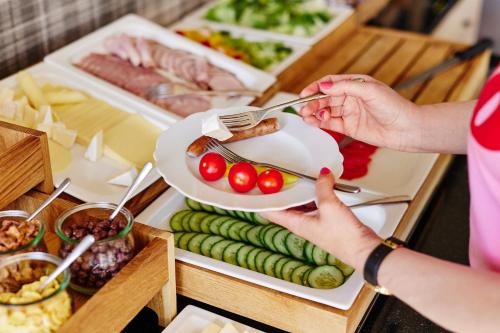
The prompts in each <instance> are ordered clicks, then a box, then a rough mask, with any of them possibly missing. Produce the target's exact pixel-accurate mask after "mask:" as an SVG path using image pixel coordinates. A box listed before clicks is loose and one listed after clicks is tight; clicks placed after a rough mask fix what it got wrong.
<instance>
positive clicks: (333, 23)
mask: <svg viewBox="0 0 500 333" xmlns="http://www.w3.org/2000/svg"><path fill="white" fill-rule="evenodd" d="M214 3H215V1H210V2H209V3H207V4H206V5H204V6H203V7H201V8H200V9H198V10H196V11H194V12H193V13H192V14H191V15H189V16H187V17H186V18H185V19H184V21H186V22H201V23H203V24H204V25H207V26H210V27H212V28H215V29H222V30H228V31H234V32H242V33H245V34H248V35H253V34H256V33H259V34H261V35H262V36H267V37H268V38H272V39H277V40H285V41H289V42H295V43H300V44H305V45H314V44H316V43H317V42H319V41H320V40H321V39H322V38H324V37H326V36H327V35H328V34H329V33H330V32H332V31H333V30H335V29H336V28H337V27H338V26H340V25H341V24H342V23H344V21H345V20H347V19H348V18H349V17H350V16H351V15H352V14H353V12H354V11H353V9H352V8H351V7H349V6H342V5H330V6H329V8H330V12H331V13H332V14H334V15H335V17H334V18H333V19H332V20H330V22H328V23H327V24H326V25H325V26H324V27H323V28H322V29H321V30H319V31H318V32H317V33H316V34H315V35H314V36H311V37H300V36H294V35H288V34H281V33H277V32H271V31H266V30H259V29H254V28H248V27H243V26H239V25H233V24H227V23H217V22H212V21H209V20H206V19H204V18H203V17H204V16H205V14H206V12H207V10H208V9H209V8H211V7H212V6H213V5H214Z"/></svg>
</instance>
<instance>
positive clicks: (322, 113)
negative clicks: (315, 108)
mask: <svg viewBox="0 0 500 333" xmlns="http://www.w3.org/2000/svg"><path fill="white" fill-rule="evenodd" d="M324 114H325V110H322V111H320V112H319V114H318V117H319V120H323V115H324Z"/></svg>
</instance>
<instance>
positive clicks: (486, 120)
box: [467, 66, 500, 272]
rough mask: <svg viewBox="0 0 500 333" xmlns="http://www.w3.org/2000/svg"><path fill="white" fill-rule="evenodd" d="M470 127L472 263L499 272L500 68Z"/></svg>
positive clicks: (485, 90) (480, 101) (480, 99)
mask: <svg viewBox="0 0 500 333" xmlns="http://www.w3.org/2000/svg"><path fill="white" fill-rule="evenodd" d="M470 126H471V127H470V134H469V141H468V148H467V155H468V164H469V184H470V185H469V186H470V193H471V207H470V242H469V258H470V264H471V266H472V267H476V268H480V269H487V270H491V271H496V272H500V66H499V67H497V68H496V70H495V72H494V73H493V75H492V76H491V78H490V79H489V80H488V82H487V83H486V85H485V86H484V88H483V90H482V91H481V94H480V95H479V99H478V102H477V105H476V107H475V109H474V113H473V116H472V120H471V124H470Z"/></svg>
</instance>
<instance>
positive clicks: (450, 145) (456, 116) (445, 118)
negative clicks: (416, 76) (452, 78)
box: [405, 101, 476, 154]
mask: <svg viewBox="0 0 500 333" xmlns="http://www.w3.org/2000/svg"><path fill="white" fill-rule="evenodd" d="M475 103H476V101H468V102H455V103H441V104H432V105H423V106H421V107H419V108H418V109H417V111H415V114H414V117H412V118H413V120H412V121H413V122H415V124H413V125H414V126H415V127H414V128H415V131H409V134H408V135H409V136H410V137H409V138H408V139H407V140H406V141H407V142H408V144H407V145H406V147H405V150H408V151H414V152H439V153H453V154H465V153H466V151H467V135H468V132H469V122H470V119H471V115H472V111H473V109H474V105H475ZM410 126H411V124H410Z"/></svg>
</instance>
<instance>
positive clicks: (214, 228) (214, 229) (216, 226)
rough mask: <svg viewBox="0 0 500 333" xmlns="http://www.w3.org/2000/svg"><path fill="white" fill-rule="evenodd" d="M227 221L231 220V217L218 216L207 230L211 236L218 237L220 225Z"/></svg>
mask: <svg viewBox="0 0 500 333" xmlns="http://www.w3.org/2000/svg"><path fill="white" fill-rule="evenodd" d="M228 220H231V217H229V216H219V217H217V218H216V219H215V220H213V221H212V223H210V225H209V226H208V229H209V230H210V233H211V234H213V235H220V227H221V225H222V224H223V223H224V222H226V221H228Z"/></svg>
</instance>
